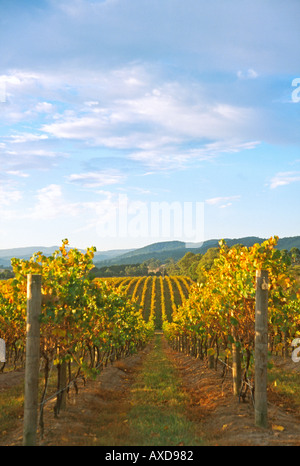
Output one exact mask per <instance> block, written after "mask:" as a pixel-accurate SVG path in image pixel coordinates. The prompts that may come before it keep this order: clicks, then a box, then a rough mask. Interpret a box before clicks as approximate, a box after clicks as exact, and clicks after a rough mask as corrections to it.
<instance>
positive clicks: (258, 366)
mask: <svg viewBox="0 0 300 466" xmlns="http://www.w3.org/2000/svg"><path fill="white" fill-rule="evenodd" d="M268 285H269V277H268V272H267V271H266V270H257V272H256V306H255V352H254V357H255V392H254V393H255V396H254V402H255V424H256V425H257V426H259V427H264V428H266V427H267V424H268V417H267V364H268V288H269V286H268Z"/></svg>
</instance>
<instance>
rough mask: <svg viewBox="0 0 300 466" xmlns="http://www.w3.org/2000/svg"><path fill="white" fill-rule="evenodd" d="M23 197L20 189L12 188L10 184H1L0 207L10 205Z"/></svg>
mask: <svg viewBox="0 0 300 466" xmlns="http://www.w3.org/2000/svg"><path fill="white" fill-rule="evenodd" d="M20 199H22V194H21V192H20V191H18V190H15V189H11V188H9V187H8V186H0V208H2V207H3V206H9V205H11V204H13V203H15V202H17V201H19V200H20Z"/></svg>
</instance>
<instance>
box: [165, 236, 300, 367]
mask: <svg viewBox="0 0 300 466" xmlns="http://www.w3.org/2000/svg"><path fill="white" fill-rule="evenodd" d="M277 241H278V238H277V237H274V238H270V239H269V240H267V241H265V242H264V243H262V244H261V245H260V244H255V245H254V246H252V247H249V248H247V247H244V246H241V245H238V246H235V247H231V248H228V247H227V245H226V243H225V241H220V248H219V254H218V258H217V259H215V260H214V263H213V265H212V267H211V268H210V269H209V270H205V269H203V276H204V280H203V282H202V283H201V284H199V283H198V284H195V285H194V286H193V287H191V289H190V296H189V298H188V299H187V300H186V301H185V302H184V304H183V305H182V306H181V307H179V308H178V310H177V313H176V315H174V316H173V322H172V323H170V324H168V323H165V324H164V331H165V333H166V335H167V336H168V337H169V338H170V339H172V338H174V337H175V336H176V335H180V334H185V335H189V336H190V337H192V338H193V337H194V336H197V337H199V338H200V339H202V340H203V339H205V340H206V341H208V342H209V346H210V347H211V350H212V354H213V353H214V351H215V350H214V348H215V347H216V345H217V347H218V346H220V345H221V344H222V346H223V348H224V349H225V350H226V351H230V348H231V344H232V343H235V344H236V345H237V346H239V347H240V348H241V349H242V351H243V352H244V354H247V357H248V359H249V358H250V357H251V354H252V352H253V348H254V336H255V335H254V330H255V328H254V325H255V324H254V319H255V288H256V279H255V276H256V270H258V269H265V270H268V272H269V326H270V329H269V335H270V345H271V347H272V348H273V349H275V348H277V349H282V346H283V344H288V343H291V340H292V338H293V336H295V335H296V334H297V332H298V333H299V328H300V327H299V325H300V313H299V311H300V306H299V297H300V293H299V284H297V281H296V280H295V278H294V277H293V275H292V274H291V273H290V258H289V256H285V255H283V254H281V252H280V251H279V250H278V249H276V248H275V246H276V244H277ZM208 349H209V348H208Z"/></svg>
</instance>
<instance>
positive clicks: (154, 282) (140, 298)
mask: <svg viewBox="0 0 300 466" xmlns="http://www.w3.org/2000/svg"><path fill="white" fill-rule="evenodd" d="M101 280H102V279H97V281H101ZM103 280H104V281H106V282H107V283H110V284H111V285H112V286H115V287H117V288H118V289H123V290H124V292H125V293H126V295H127V296H130V297H131V299H132V300H133V301H134V302H135V303H136V304H137V305H138V306H139V308H140V310H141V314H142V316H143V318H144V319H145V321H146V322H148V321H152V322H154V325H155V327H156V328H157V329H161V328H162V325H163V322H164V321H167V322H171V321H172V319H173V315H174V313H175V312H176V310H177V307H178V306H180V305H181V304H182V303H183V302H184V300H185V299H186V297H187V296H188V293H189V289H190V286H191V285H192V283H193V282H192V280H190V279H189V278H188V277H175V276H171V277H169V276H165V277H161V276H160V277H157V276H150V275H149V276H147V277H146V276H145V277H131V278H130V279H128V278H123V279H118V280H117V281H116V280H115V279H103Z"/></svg>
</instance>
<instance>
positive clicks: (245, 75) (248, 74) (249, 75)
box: [237, 68, 258, 79]
mask: <svg viewBox="0 0 300 466" xmlns="http://www.w3.org/2000/svg"><path fill="white" fill-rule="evenodd" d="M237 77H238V78H240V79H256V78H257V77H258V73H257V72H256V71H255V70H253V69H252V68H249V69H248V70H247V71H241V70H239V71H238V72H237Z"/></svg>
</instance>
